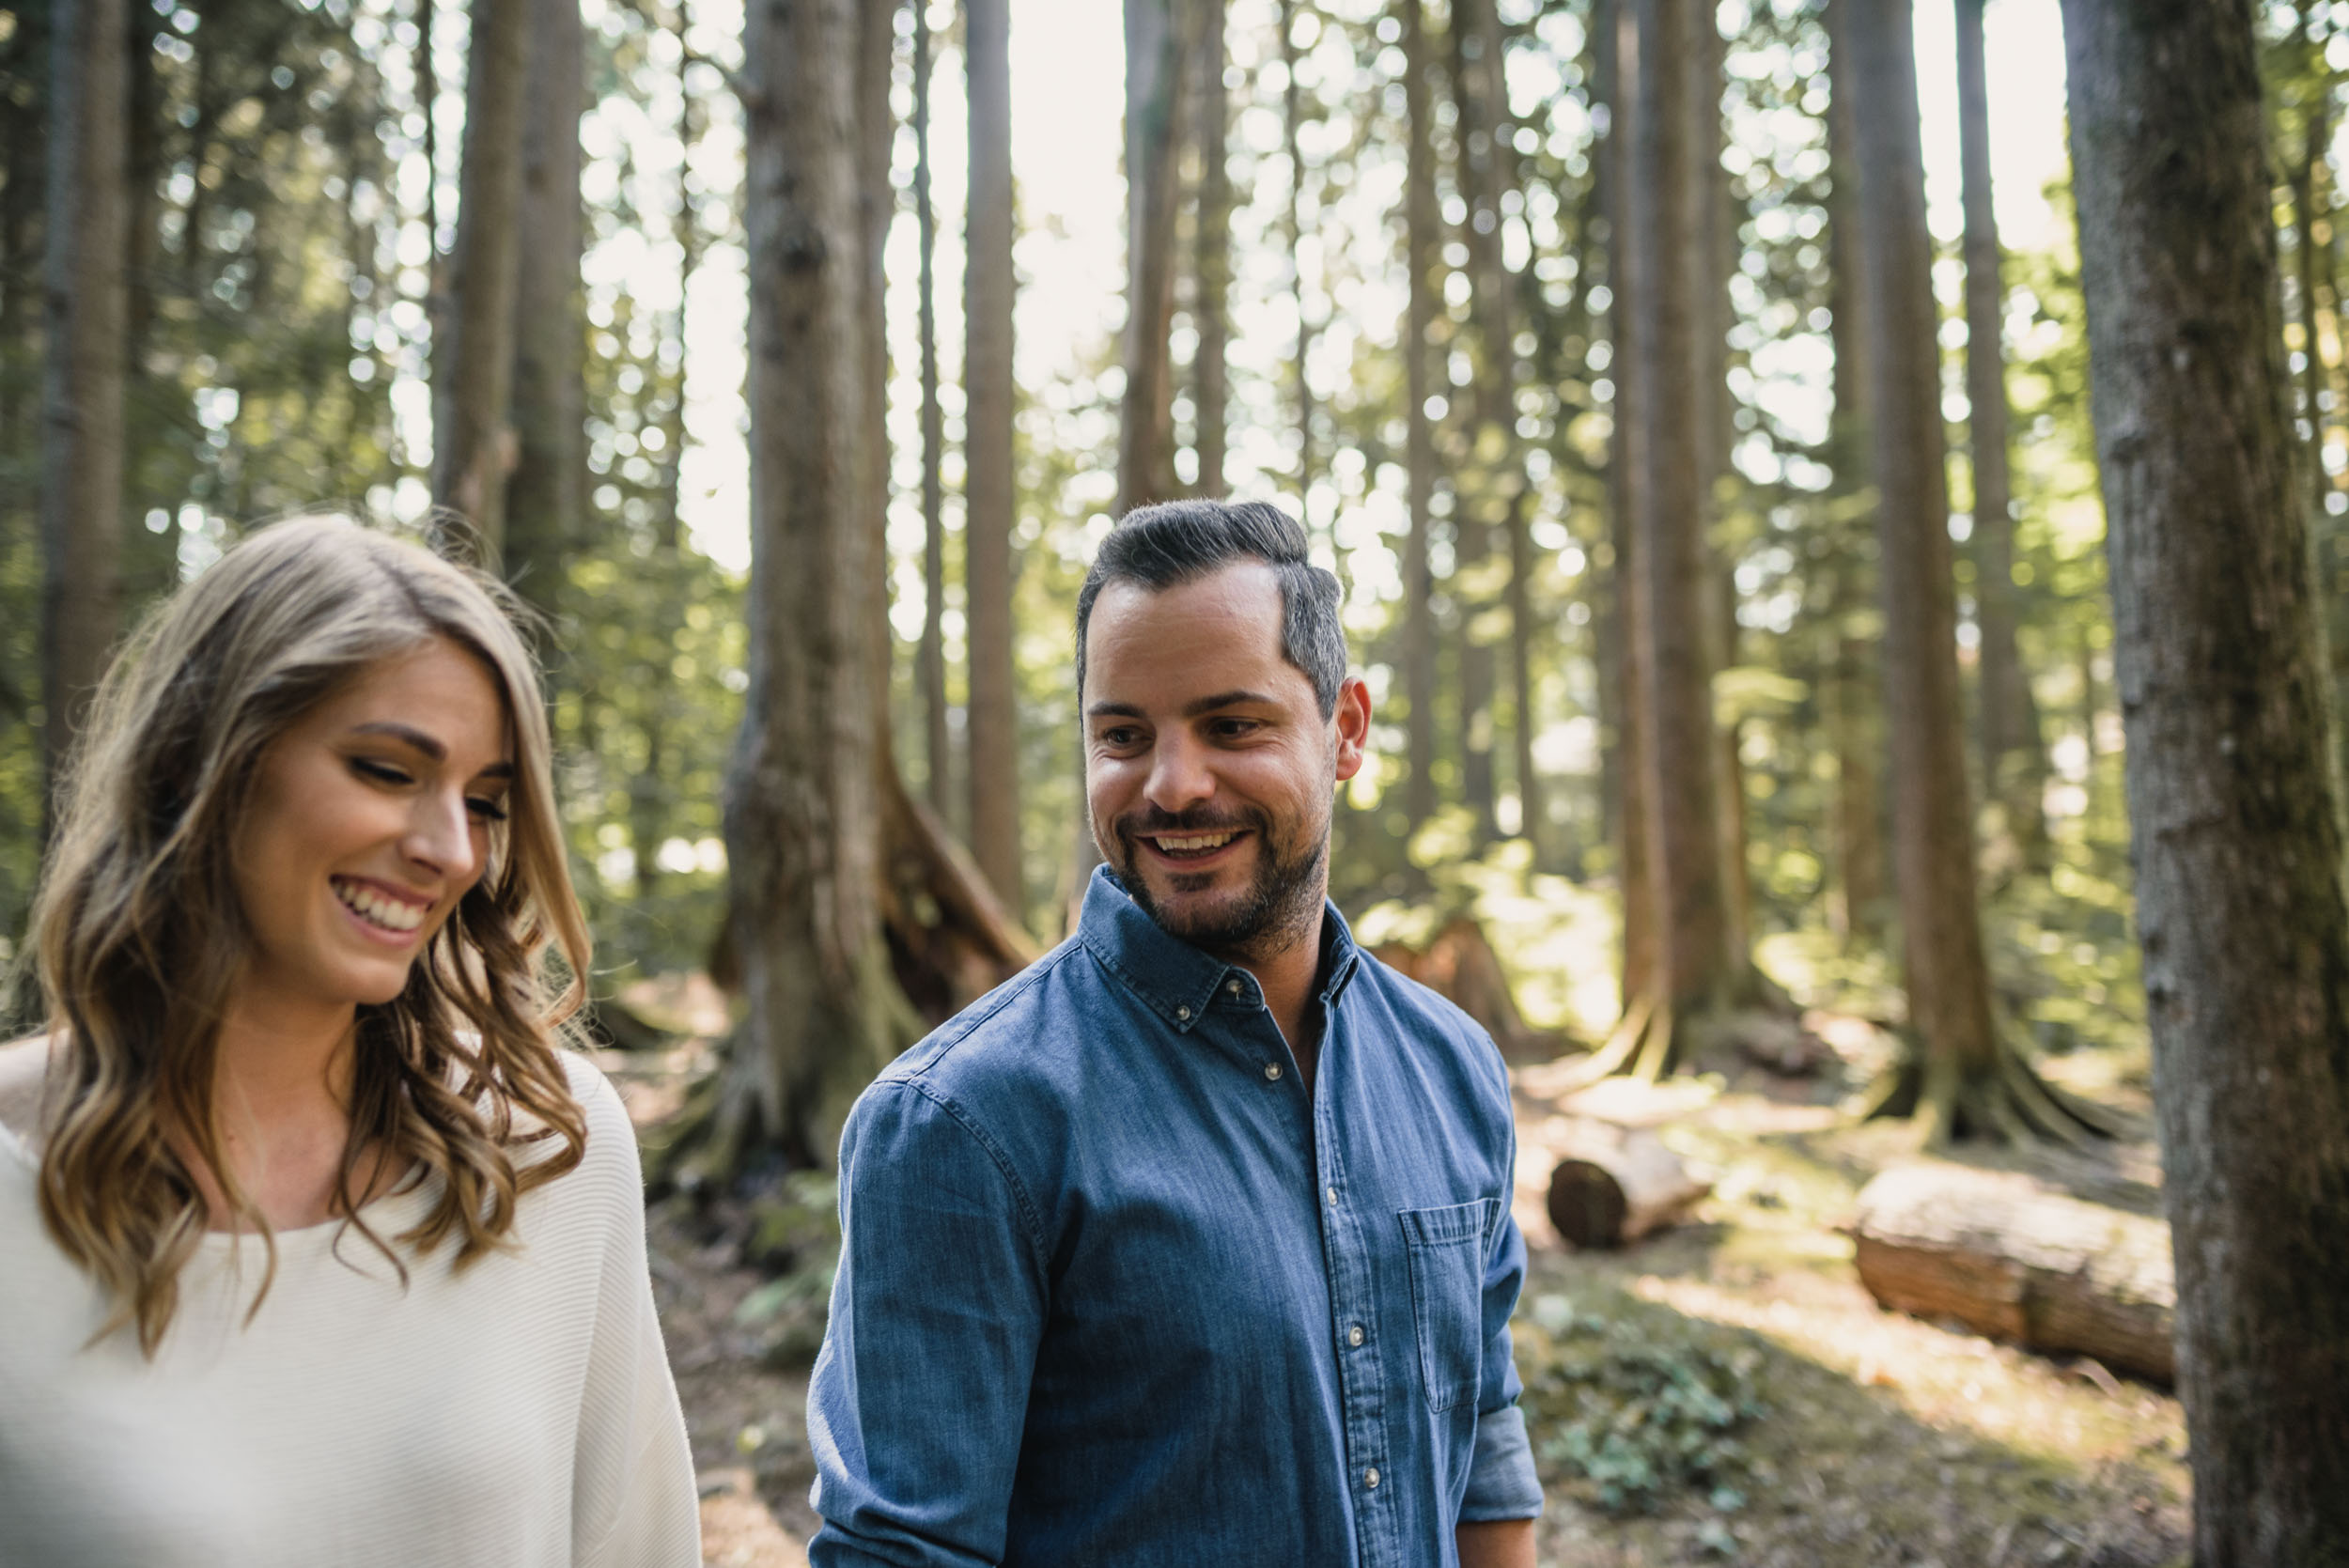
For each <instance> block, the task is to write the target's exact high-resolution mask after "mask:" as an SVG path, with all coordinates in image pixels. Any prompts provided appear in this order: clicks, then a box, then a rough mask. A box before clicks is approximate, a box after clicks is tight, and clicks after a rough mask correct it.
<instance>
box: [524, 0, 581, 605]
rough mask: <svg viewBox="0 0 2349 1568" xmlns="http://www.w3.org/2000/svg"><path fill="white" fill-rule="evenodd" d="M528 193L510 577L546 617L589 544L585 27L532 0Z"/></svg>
mask: <svg viewBox="0 0 2349 1568" xmlns="http://www.w3.org/2000/svg"><path fill="white" fill-rule="evenodd" d="M528 9H529V16H530V80H529V85H528V89H527V91H526V92H525V93H524V94H523V101H524V103H525V105H526V107H527V115H526V117H525V120H524V123H523V127H522V160H521V201H520V204H519V206H518V207H517V209H516V211H517V215H518V217H519V219H520V222H521V232H522V233H523V234H525V235H527V236H528V237H529V241H530V242H529V243H528V244H526V245H523V246H521V254H520V256H519V257H518V261H517V274H516V287H515V303H514V397H513V427H514V437H515V448H514V471H513V473H512V474H511V475H510V476H508V478H507V480H506V506H505V515H506V563H505V564H506V574H507V576H508V577H510V578H511V579H512V580H513V581H514V582H517V583H518V584H520V586H521V592H522V594H523V596H524V597H525V598H529V599H530V600H531V601H532V602H533V603H534V604H536V605H537V606H538V607H539V608H540V609H541V610H552V608H553V606H554V604H555V601H556V599H557V598H559V585H560V582H561V580H562V574H563V571H564V567H565V558H566V556H567V555H568V553H569V552H570V551H573V550H575V549H576V548H578V546H579V545H580V544H581V543H582V542H583V539H584V536H585V529H586V509H587V501H586V489H587V380H586V365H585V359H586V336H587V325H586V318H585V308H584V305H585V302H584V299H583V294H582V288H581V281H580V264H581V259H582V256H583V246H584V243H585V236H584V227H585V225H584V224H583V221H582V213H581V206H580V194H579V175H580V154H579V116H580V111H581V108H582V105H583V101H584V99H585V97H586V72H587V63H586V29H585V27H584V26H583V24H582V22H581V18H580V11H579V0H530V4H529V8H528Z"/></svg>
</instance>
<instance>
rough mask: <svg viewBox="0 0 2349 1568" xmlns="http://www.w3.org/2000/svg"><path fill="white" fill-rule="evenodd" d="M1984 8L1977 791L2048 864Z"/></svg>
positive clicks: (1975, 95)
mask: <svg viewBox="0 0 2349 1568" xmlns="http://www.w3.org/2000/svg"><path fill="white" fill-rule="evenodd" d="M1982 12H1983V0H1957V112H1958V131H1959V137H1958V141H1959V150H1960V153H1961V155H1962V157H1961V162H1962V163H1963V167H1964V181H1965V201H1966V399H1967V405H1968V409H1969V410H1970V412H1969V413H1968V415H1967V422H1966V424H1967V432H1968V440H1969V442H1970V443H1971V446H1972V457H1973V474H1974V536H1973V546H1974V551H1973V553H1974V604H1975V612H1974V616H1975V622H1976V625H1977V627H1978V628H1979V629H1980V631H1981V633H1982V644H1981V664H1980V687H1981V713H1980V722H1981V742H1982V779H1983V785H1982V786H1983V791H1984V792H1985V793H1987V794H1988V795H1989V797H1990V799H1991V800H1994V801H1996V802H1998V804H1999V807H2000V815H2002V816H2003V817H2004V818H2005V824H2004V825H2005V829H2006V831H2007V832H2009V833H2011V834H2013V835H2014V838H2015V846H2016V847H2017V848H2018V849H2020V851H2021V852H2022V860H2023V863H2024V864H2025V865H2027V866H2029V867H2031V868H2032V869H2034V870H2038V871H2045V870H2046V866H2047V817H2046V807H2045V805H2044V804H2043V803H2042V802H2043V798H2044V797H2045V796H2046V789H2047V754H2046V748H2045V747H2044V746H2043V745H2042V743H2041V741H2040V737H2039V706H2038V704H2037V703H2036V702H2034V701H2033V700H2032V698H2031V691H2030V673H2029V672H2028V671H2027V670H2025V669H2024V667H2023V656H2022V651H2021V649H2020V648H2019V647H2018V645H2017V644H2016V641H2015V621H2016V619H2017V614H2016V603H2015V599H2016V596H2015V520H2014V515H2013V507H2012V505H2011V499H2010V498H2011V496H2012V494H2013V491H2012V489H2011V487H2010V486H2009V484H2008V480H2007V406H2006V354H2005V350H2004V347H2003V336H2004V334H2003V331H2002V327H2001V323H2002V321H2003V319H2004V318H2005V314H2006V288H2005V287H2004V285H2003V284H2002V283H2001V282H2000V281H1999V220H1998V214H1997V213H1996V212H1995V211H1994V210H1992V207H1991V201H1990V106H1989V94H1988V88H1987V84H1986V82H1985V80H1984V77H1985V71H1984V69H1983V36H1982Z"/></svg>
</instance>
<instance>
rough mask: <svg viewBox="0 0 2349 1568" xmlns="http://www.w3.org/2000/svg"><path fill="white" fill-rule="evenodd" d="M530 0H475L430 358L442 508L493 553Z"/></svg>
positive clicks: (507, 455) (517, 252)
mask: <svg viewBox="0 0 2349 1568" xmlns="http://www.w3.org/2000/svg"><path fill="white" fill-rule="evenodd" d="M530 13H531V0H474V13H473V49H472V52H471V54H470V57H469V58H468V59H467V61H466V65H465V151H464V160H465V162H464V169H463V172H462V175H461V176H460V180H459V189H458V205H457V246H456V249H455V250H453V251H452V252H450V254H449V302H448V309H447V310H446V312H445V313H444V314H443V321H444V322H445V323H446V325H447V328H448V337H447V341H446V342H445V343H444V344H436V345H435V346H434V349H433V355H432V380H433V386H432V500H433V503H434V504H435V505H441V506H447V507H451V508H453V509H455V510H456V511H457V512H458V513H459V514H460V515H462V516H463V517H464V519H465V520H467V521H468V522H470V523H472V524H473V526H474V528H475V529H476V530H478V531H479V533H480V535H481V537H482V539H483V540H484V542H485V543H487V544H488V545H489V546H490V550H491V551H492V552H493V553H494V552H495V551H499V550H502V549H503V547H504V545H505V542H506V475H507V473H508V471H509V469H510V468H511V465H512V454H511V450H510V442H511V440H512V434H511V432H510V430H509V429H508V428H507V426H506V412H507V404H508V401H509V398H510V396H511V392H512V388H513V382H514V337H515V333H514V311H515V299H516V295H517V293H518V292H519V288H520V283H521V225H520V223H519V222H518V221H517V220H518V218H519V216H520V208H521V190H522V122H523V113H522V111H523V107H524V104H523V99H524V95H523V94H522V93H520V92H517V91H516V90H515V85H516V84H517V83H520V82H522V81H523V80H524V79H525V76H526V73H527V72H528V70H529V68H530Z"/></svg>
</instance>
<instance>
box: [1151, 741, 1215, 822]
mask: <svg viewBox="0 0 2349 1568" xmlns="http://www.w3.org/2000/svg"><path fill="white" fill-rule="evenodd" d="M1208 761H1209V758H1208V753H1207V749H1206V747H1204V746H1202V745H1200V744H1199V743H1198V742H1197V741H1195V740H1194V739H1192V738H1191V737H1190V736H1188V735H1185V734H1182V733H1181V732H1179V731H1178V732H1176V733H1175V734H1174V735H1172V736H1168V737H1163V738H1161V739H1160V740H1159V744H1158V745H1157V746H1155V747H1153V748H1152V749H1151V753H1150V782H1149V785H1148V791H1147V792H1148V795H1149V800H1150V803H1151V804H1152V805H1154V806H1156V807H1158V808H1159V810H1160V811H1162V812H1169V813H1175V812H1181V811H1184V810H1186V809H1188V808H1190V807H1191V806H1195V805H1197V804H1198V803H1199V802H1200V801H1202V800H1206V799H1207V797H1209V796H1210V795H1213V794H1214V793H1215V772H1214V770H1213V768H1210V767H1209V766H1208Z"/></svg>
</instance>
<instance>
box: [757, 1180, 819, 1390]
mask: <svg viewBox="0 0 2349 1568" xmlns="http://www.w3.org/2000/svg"><path fill="white" fill-rule="evenodd" d="M743 1256H744V1257H745V1258H746V1259H749V1260H750V1261H752V1262H754V1263H757V1264H759V1265H761V1266H763V1267H766V1268H768V1269H770V1270H772V1271H773V1272H772V1277H771V1278H770V1279H769V1280H767V1281H766V1282H764V1283H763V1284H760V1285H758V1286H756V1287H755V1288H754V1289H753V1290H752V1291H751V1292H750V1294H749V1295H747V1296H743V1297H742V1299H741V1301H740V1302H739V1304H738V1305H737V1306H736V1307H735V1309H734V1323H735V1326H736V1327H739V1328H747V1329H749V1330H751V1331H752V1333H753V1334H754V1336H755V1338H756V1340H757V1343H758V1347H759V1356H760V1358H761V1359H763V1360H765V1361H767V1362H768V1363H770V1365H775V1366H804V1365H806V1364H807V1363H808V1362H809V1361H812V1360H813V1359H815V1357H816V1352H817V1349H818V1348H820V1347H821V1346H822V1344H823V1343H824V1325H825V1323H826V1322H827V1321H828V1320H829V1318H830V1316H831V1310H832V1278H833V1276H834V1275H836V1274H838V1273H839V1271H840V1179H839V1178H838V1177H837V1176H834V1175H828V1174H825V1173H824V1172H817V1171H795V1172H792V1173H791V1174H789V1175H787V1176H786V1177H784V1178H783V1181H782V1183H781V1184H780V1185H779V1186H778V1187H777V1188H776V1190H775V1191H774V1193H773V1194H771V1195H770V1196H769V1197H767V1198H764V1199H762V1200H760V1201H759V1202H758V1203H754V1205H753V1207H752V1210H751V1236H750V1240H749V1242H748V1243H747V1244H746V1245H745V1246H744V1248H743Z"/></svg>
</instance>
